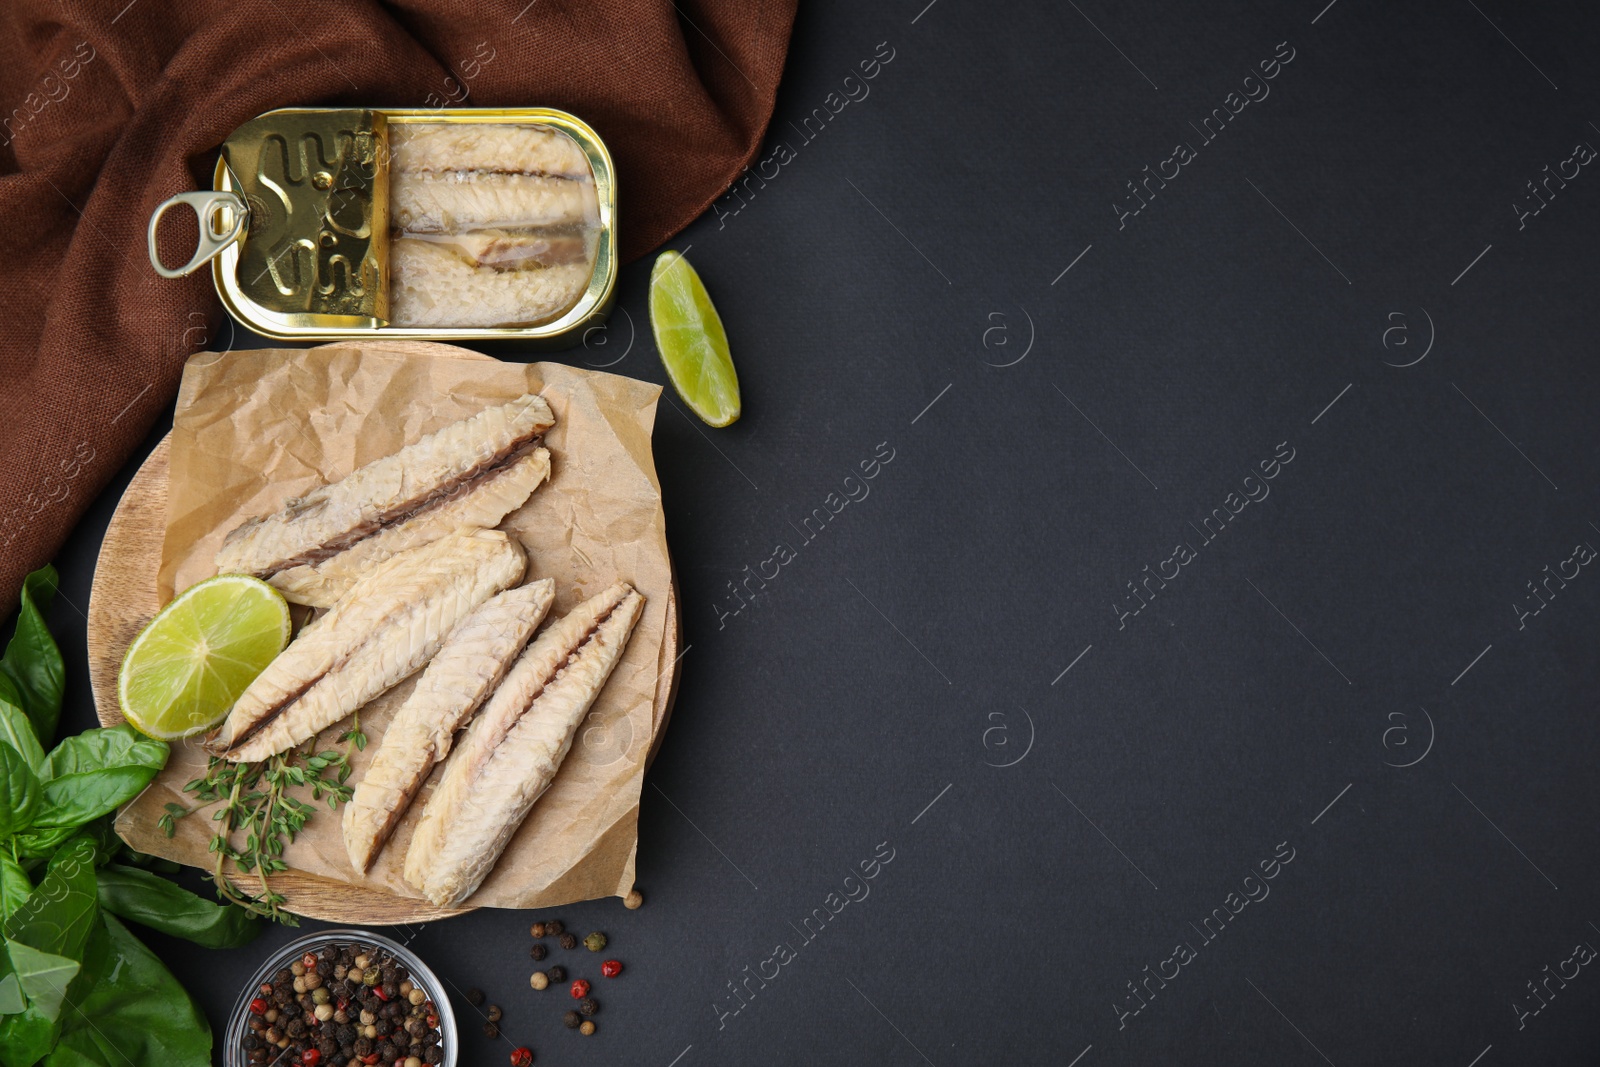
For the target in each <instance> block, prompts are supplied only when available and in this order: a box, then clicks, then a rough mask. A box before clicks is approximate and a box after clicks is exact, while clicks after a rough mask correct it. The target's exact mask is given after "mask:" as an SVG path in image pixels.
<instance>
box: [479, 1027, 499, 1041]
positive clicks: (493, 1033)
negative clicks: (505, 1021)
mask: <svg viewBox="0 0 1600 1067" xmlns="http://www.w3.org/2000/svg"><path fill="white" fill-rule="evenodd" d="M483 1036H484V1037H487V1038H489V1039H490V1040H493V1039H494V1038H497V1037H499V1036H500V1028H499V1027H498V1026H496V1025H495V1024H494V1023H484V1024H483Z"/></svg>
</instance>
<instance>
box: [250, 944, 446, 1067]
mask: <svg viewBox="0 0 1600 1067" xmlns="http://www.w3.org/2000/svg"><path fill="white" fill-rule="evenodd" d="M329 945H361V946H364V947H365V946H371V947H375V948H381V949H383V950H384V951H385V952H388V953H390V954H391V955H393V956H394V958H395V959H396V960H397V961H398V962H400V963H402V964H404V965H405V968H406V970H407V971H409V972H410V976H411V981H412V983H413V984H414V985H417V986H420V987H421V988H422V991H423V992H424V993H426V994H427V995H428V999H429V1000H431V1001H433V1003H434V1006H435V1007H436V1008H438V1011H439V1045H440V1047H441V1048H442V1049H444V1062H443V1063H441V1064H440V1065H439V1067H456V1055H457V1051H458V1049H459V1047H460V1045H459V1039H458V1035H457V1033H456V1016H455V1012H454V1011H452V1010H451V1008H450V998H449V996H448V995H447V994H446V993H445V989H444V985H443V984H442V983H441V982H440V981H439V976H438V975H436V974H434V973H433V970H432V969H431V968H430V967H429V966H428V965H427V964H426V963H423V962H422V959H421V957H419V956H418V955H417V954H416V953H415V952H412V951H411V950H410V949H408V948H406V947H405V946H404V945H402V944H400V942H398V941H395V940H392V939H390V938H387V937H382V936H380V935H378V934H375V933H372V932H370V931H368V930H323V931H321V932H319V933H315V934H307V935H305V936H304V937H299V938H296V939H295V940H293V941H291V942H289V943H288V944H287V945H284V946H283V947H282V948H280V949H279V950H278V951H277V952H275V953H273V954H272V955H271V956H269V957H268V958H267V959H266V960H265V961H264V962H263V963H262V964H261V966H260V967H258V968H256V972H255V974H254V975H253V976H251V978H250V981H249V982H248V983H247V984H246V985H245V987H244V990H243V991H242V992H241V993H240V994H239V1000H238V1003H236V1004H235V1005H234V1006H233V1014H232V1015H231V1016H229V1018H228V1029H227V1033H225V1034H224V1035H223V1039H222V1040H223V1049H222V1057H221V1058H222V1062H223V1064H224V1065H225V1067H249V1061H248V1060H247V1059H246V1058H245V1051H244V1035H245V1027H246V1023H247V1022H248V1021H249V1018H250V1001H251V1000H253V999H255V997H257V996H258V995H259V994H258V993H257V990H258V989H259V988H260V987H261V983H263V982H266V981H268V980H270V979H271V978H272V976H273V975H274V974H275V973H277V972H278V971H279V970H282V969H283V968H285V967H287V966H289V964H290V963H292V962H294V961H295V960H297V959H299V958H300V957H301V956H303V955H305V954H306V953H307V952H317V951H320V950H321V949H324V948H327V947H328V946H329ZM269 1062H270V1061H269Z"/></svg>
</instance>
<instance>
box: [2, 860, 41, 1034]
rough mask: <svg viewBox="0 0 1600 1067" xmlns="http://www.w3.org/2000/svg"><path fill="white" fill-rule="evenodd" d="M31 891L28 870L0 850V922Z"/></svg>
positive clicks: (31, 884)
mask: <svg viewBox="0 0 1600 1067" xmlns="http://www.w3.org/2000/svg"><path fill="white" fill-rule="evenodd" d="M32 893H33V882H32V881H31V880H29V878H28V872H27V871H25V870H23V869H22V864H20V863H18V862H17V861H16V860H14V859H12V858H11V854H10V853H9V852H6V851H4V850H0V922H3V921H4V920H6V919H9V918H10V917H11V915H12V913H13V912H15V911H16V910H17V909H18V908H20V907H22V902H23V901H25V900H27V899H28V897H29V896H30V895H31V894H32ZM4 1014H5V1009H4V1008H0V1015H4Z"/></svg>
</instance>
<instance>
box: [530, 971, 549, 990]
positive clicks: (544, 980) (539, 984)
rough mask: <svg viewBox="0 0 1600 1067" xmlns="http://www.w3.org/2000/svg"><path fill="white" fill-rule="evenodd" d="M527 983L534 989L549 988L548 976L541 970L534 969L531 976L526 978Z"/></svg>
mask: <svg viewBox="0 0 1600 1067" xmlns="http://www.w3.org/2000/svg"><path fill="white" fill-rule="evenodd" d="M528 984H529V985H531V986H533V988H535V989H549V988H550V976H549V975H547V974H545V973H544V972H543V971H534V972H533V974H532V976H530V977H529V978H528Z"/></svg>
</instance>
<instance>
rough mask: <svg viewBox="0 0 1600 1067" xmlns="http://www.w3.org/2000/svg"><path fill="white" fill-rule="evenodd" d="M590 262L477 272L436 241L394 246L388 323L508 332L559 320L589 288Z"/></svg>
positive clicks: (404, 241)
mask: <svg viewBox="0 0 1600 1067" xmlns="http://www.w3.org/2000/svg"><path fill="white" fill-rule="evenodd" d="M593 274H594V264H593V263H590V262H588V261H584V262H580V263H568V264H563V265H560V266H553V267H538V268H530V269H528V270H496V269H495V268H494V267H478V266H473V265H472V264H471V263H468V262H467V261H466V260H464V259H462V258H461V257H460V256H458V255H457V254H456V253H455V252H453V251H452V250H450V249H449V248H446V247H445V246H444V245H442V244H440V243H438V242H434V241H424V240H418V239H415V238H400V239H398V240H396V241H394V242H392V243H391V244H390V246H389V303H390V308H389V318H390V321H391V322H393V323H394V324H395V325H396V326H509V325H515V324H518V323H532V322H540V321H543V320H546V319H549V318H550V317H551V316H554V315H557V314H560V313H561V312H563V311H565V310H566V309H567V308H570V307H571V306H572V305H573V304H575V303H577V301H578V298H579V297H581V296H582V295H583V293H584V290H585V289H587V288H588V286H589V279H590V277H592V276H593Z"/></svg>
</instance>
